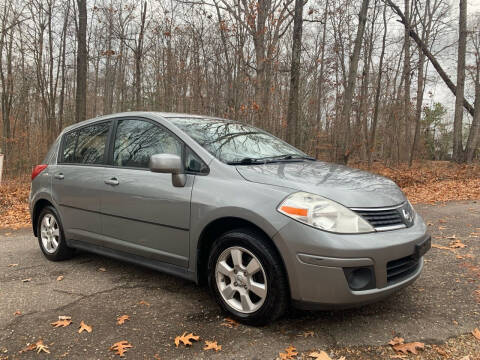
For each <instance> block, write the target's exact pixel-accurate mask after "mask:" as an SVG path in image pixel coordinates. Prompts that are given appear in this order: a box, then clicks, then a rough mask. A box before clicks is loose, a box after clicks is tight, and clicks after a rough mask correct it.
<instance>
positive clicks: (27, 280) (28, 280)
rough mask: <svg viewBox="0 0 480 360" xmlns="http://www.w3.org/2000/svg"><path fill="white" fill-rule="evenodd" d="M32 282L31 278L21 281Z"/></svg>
mask: <svg viewBox="0 0 480 360" xmlns="http://www.w3.org/2000/svg"><path fill="white" fill-rule="evenodd" d="M30 281H32V278H28V279H23V280H22V282H30Z"/></svg>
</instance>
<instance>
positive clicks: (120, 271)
mask: <svg viewBox="0 0 480 360" xmlns="http://www.w3.org/2000/svg"><path fill="white" fill-rule="evenodd" d="M416 208H417V210H418V211H419V212H420V213H421V214H422V215H423V216H424V218H425V220H426V222H427V223H429V227H430V229H431V232H432V235H433V236H434V240H433V242H434V243H436V244H441V245H448V244H449V243H450V242H451V241H452V240H451V239H448V238H447V237H450V236H452V235H455V236H456V238H459V239H461V241H462V243H464V244H465V245H467V247H465V248H459V249H457V250H456V253H454V252H452V251H448V250H444V249H438V248H434V249H432V250H431V251H430V252H429V253H428V254H427V256H426V266H425V271H424V273H423V275H422V276H421V278H420V279H419V280H418V281H417V282H416V283H415V284H414V285H412V286H411V287H409V288H407V289H405V290H403V291H401V292H399V293H397V294H395V295H394V296H392V297H390V298H389V299H387V300H385V301H383V302H381V303H377V304H372V305H368V306H365V307H362V308H359V309H355V310H347V311H335V312H302V311H298V310H291V311H290V312H289V313H288V314H287V316H285V317H284V318H283V319H281V320H280V321H277V322H276V323H274V324H272V325H270V326H267V327H263V328H254V327H247V326H243V325H240V326H238V327H237V328H233V329H230V328H227V327H224V326H221V323H222V321H223V315H222V313H221V312H220V311H219V308H218V307H217V305H216V304H215V303H214V302H213V300H212V298H211V297H210V295H209V293H208V291H207V289H206V288H202V287H197V286H196V285H194V284H193V283H189V282H187V281H184V280H181V279H177V278H174V277H172V276H168V275H164V274H161V273H157V272H154V271H151V270H148V269H145V268H141V267H137V266H133V265H129V264H125V263H122V262H119V261H115V260H111V259H108V258H104V257H101V256H97V255H92V254H87V253H81V254H79V255H77V256H76V257H75V258H74V259H72V260H69V261H65V262H59V263H53V262H49V261H47V260H46V259H45V258H44V257H43V256H42V254H41V252H40V250H39V248H38V244H37V242H36V239H35V238H33V236H32V234H31V233H30V231H28V230H21V231H16V232H9V231H5V230H2V231H0V249H1V250H0V269H1V272H0V277H1V278H0V279H1V281H0V358H2V356H4V357H6V356H9V359H12V358H20V359H24V358H39V357H45V355H36V354H34V352H26V353H22V354H18V351H19V350H21V349H22V348H24V347H25V346H26V344H27V343H31V342H33V341H36V340H38V339H40V338H41V339H43V340H44V342H45V343H46V344H49V347H50V350H51V357H54V358H60V357H62V356H63V357H64V358H68V359H105V358H112V357H115V356H114V355H113V353H112V352H110V351H109V350H108V349H109V347H110V346H111V345H112V344H113V343H115V342H117V341H120V340H128V341H129V342H130V343H131V344H132V345H133V346H134V347H133V348H132V349H130V350H129V351H128V352H127V353H126V358H129V359H144V358H145V359H152V358H153V356H154V355H155V354H158V355H159V357H160V358H162V359H175V358H203V357H212V358H230V359H233V358H235V359H240V358H248V359H252V358H258V359H273V358H275V356H277V354H278V352H279V351H281V350H282V349H283V348H285V347H286V346H288V345H290V344H292V345H295V346H296V347H297V349H298V350H299V351H307V350H311V349H329V348H333V347H337V348H338V347H343V346H353V345H379V344H386V343H387V342H388V341H389V340H390V339H391V338H392V337H393V336H394V335H401V336H402V337H404V338H405V339H406V340H407V341H425V342H427V343H439V342H443V341H444V340H446V339H447V338H449V337H452V336H456V335H460V334H466V333H469V332H470V331H471V330H472V329H474V328H475V327H480V326H479V325H480V304H479V303H478V302H477V301H476V297H475V295H476V294H475V290H476V289H480V267H478V265H479V261H478V259H479V257H480V238H479V237H478V233H480V229H479V228H480V202H473V201H469V202H452V203H448V204H447V205H437V206H431V205H418V206H417V207H416ZM475 228H477V229H476V233H477V236H476V237H475V236H474V235H471V234H472V233H474V232H475ZM460 257H461V258H460ZM9 264H18V266H13V267H9V266H8V265H9ZM100 268H104V269H105V270H106V271H100V270H99V269H100ZM60 275H63V276H64V279H63V280H62V281H57V280H56V279H57V277H58V276H60ZM29 278H30V279H31V281H29V282H22V280H23V279H29ZM142 300H143V301H145V302H147V303H149V304H150V306H148V305H145V304H139V302H140V301H142ZM17 310H19V311H20V312H21V315H14V313H15V312H16V311H17ZM123 314H127V315H129V316H130V321H127V322H125V324H124V325H116V318H117V317H118V316H120V315H123ZM59 315H68V316H71V317H72V320H73V324H72V325H70V326H68V327H66V328H55V329H54V328H53V327H52V326H51V325H50V323H51V322H53V321H56V320H57V318H58V316H59ZM81 320H83V321H84V322H85V323H87V324H89V325H92V326H93V332H92V333H86V332H83V333H81V334H78V333H77V328H78V325H79V323H80V321H81ZM184 331H189V332H190V331H191V332H194V333H195V334H198V335H200V336H201V338H202V339H204V340H216V341H218V343H219V344H221V345H222V351H221V352H218V353H216V354H215V353H213V352H204V351H202V349H201V347H202V345H203V343H202V344H195V345H194V346H193V347H192V348H190V349H184V348H179V349H176V348H175V345H174V344H173V339H174V338H175V336H177V335H179V334H181V333H183V332H184ZM310 331H313V332H314V336H313V337H312V336H308V337H304V336H299V335H302V334H304V333H305V332H310Z"/></svg>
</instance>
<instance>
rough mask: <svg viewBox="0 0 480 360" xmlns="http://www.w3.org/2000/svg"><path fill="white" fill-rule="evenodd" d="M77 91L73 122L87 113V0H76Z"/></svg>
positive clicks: (83, 117) (84, 116) (82, 118)
mask: <svg viewBox="0 0 480 360" xmlns="http://www.w3.org/2000/svg"><path fill="white" fill-rule="evenodd" d="M77 5H78V31H77V91H76V95H75V122H79V121H83V120H85V119H86V115H87V62H88V54H87V0H77Z"/></svg>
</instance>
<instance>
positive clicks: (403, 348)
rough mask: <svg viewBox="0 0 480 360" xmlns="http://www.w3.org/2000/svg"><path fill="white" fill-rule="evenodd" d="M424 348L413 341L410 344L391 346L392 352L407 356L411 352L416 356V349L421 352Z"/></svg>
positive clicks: (422, 344)
mask: <svg viewBox="0 0 480 360" xmlns="http://www.w3.org/2000/svg"><path fill="white" fill-rule="evenodd" d="M424 347H425V344H424V343H421V342H418V341H415V342H411V343H406V344H397V345H394V346H393V350H395V351H397V352H401V353H403V354H408V353H409V352H411V353H412V354H415V355H416V354H417V349H419V350H423V349H424Z"/></svg>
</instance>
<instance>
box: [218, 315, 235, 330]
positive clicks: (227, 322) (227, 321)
mask: <svg viewBox="0 0 480 360" xmlns="http://www.w3.org/2000/svg"><path fill="white" fill-rule="evenodd" d="M220 325H221V326H225V327H228V328H230V329H233V328H236V327H237V326H238V322H236V321H235V320H233V319H231V318H228V317H227V318H225V319H223V323H221V324H220Z"/></svg>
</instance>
